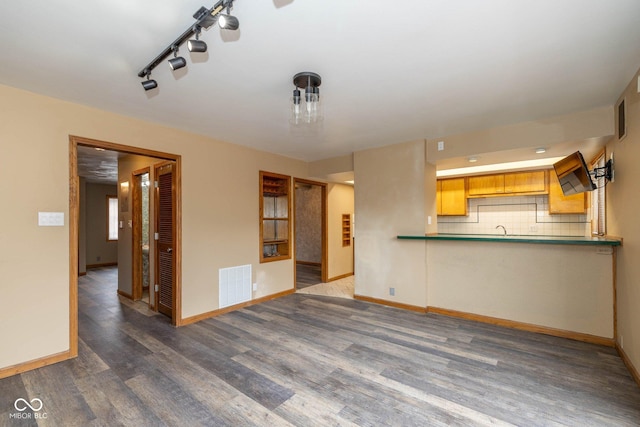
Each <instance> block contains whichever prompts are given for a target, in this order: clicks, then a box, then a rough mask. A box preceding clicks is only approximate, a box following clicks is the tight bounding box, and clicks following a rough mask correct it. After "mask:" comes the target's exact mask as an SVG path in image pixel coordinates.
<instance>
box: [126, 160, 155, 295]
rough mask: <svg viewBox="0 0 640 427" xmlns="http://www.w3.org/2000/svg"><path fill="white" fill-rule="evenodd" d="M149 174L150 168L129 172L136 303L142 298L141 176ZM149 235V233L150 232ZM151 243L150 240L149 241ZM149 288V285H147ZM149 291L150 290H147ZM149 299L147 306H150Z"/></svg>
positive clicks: (132, 281) (132, 259) (132, 282)
mask: <svg viewBox="0 0 640 427" xmlns="http://www.w3.org/2000/svg"><path fill="white" fill-rule="evenodd" d="M145 173H148V174H149V178H150V179H151V166H147V167H145V168H142V169H138V170H135V171H133V172H131V182H132V183H133V186H132V187H133V188H132V191H131V206H132V208H131V210H132V211H133V230H132V233H131V239H132V244H131V275H132V277H131V286H132V289H131V294H132V296H133V300H134V301H137V300H139V299H141V298H142V288H143V286H142V247H141V246H140V244H139V242H140V240H141V239H142V188H141V183H142V175H144V174H145ZM150 233H151V231H150ZM149 240H150V241H151V238H150V239H149ZM149 286H151V284H149ZM149 291H151V290H149ZM150 301H151V299H149V301H148V305H149V306H151V305H152V304H151V303H150Z"/></svg>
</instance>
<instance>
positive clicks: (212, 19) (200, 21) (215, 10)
mask: <svg viewBox="0 0 640 427" xmlns="http://www.w3.org/2000/svg"><path fill="white" fill-rule="evenodd" d="M232 3H233V0H220V1H218V2H217V3H216V4H215V5H214V6H213V7H212V8H211V9H207V8H206V7H204V6H202V7H201V8H200V9H198V11H197V12H196V13H194V14H193V17H194V18H195V20H196V22H195V23H194V24H193V25H192V26H191V27H189V28H188V29H187V30H185V32H183V33H182V34H181V35H180V36H179V37H178V38H177V39H175V40H174V41H173V42H172V43H171V44H170V45H169V46H167V47H166V48H165V49H164V50H163V51H162V52H160V54H159V55H158V56H156V57H155V58H154V59H153V61H151V62H149V63H148V64H147V65H146V66H145V67H144V68H143V69H142V70H140V72H139V73H138V77H145V76H149V75H150V74H151V71H153V69H154V68H156V67H157V66H158V65H160V63H162V62H163V61H164V60H165V59H167V58H168V57H169V56H170V55H172V54H173V53H174V51H175V50H176V49H177V48H178V47H180V46H181V45H182V44H183V43H184V42H186V41H187V40H189V39H190V38H191V37H192V36H193V35H194V34H197V33H199V32H200V30H201V29H202V28H205V29H207V28H209V27H211V26H212V25H213V24H215V23H216V21H217V19H218V15H219V14H220V12H221V11H222V10H223V9H225V8H227V9H229V8H230V7H231V5H232Z"/></svg>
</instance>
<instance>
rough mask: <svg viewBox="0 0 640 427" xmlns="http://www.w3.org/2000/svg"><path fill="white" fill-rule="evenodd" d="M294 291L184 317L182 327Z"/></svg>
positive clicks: (292, 291) (292, 290) (293, 290)
mask: <svg viewBox="0 0 640 427" xmlns="http://www.w3.org/2000/svg"><path fill="white" fill-rule="evenodd" d="M295 291H296V290H295V289H288V290H286V291H282V292H278V293H275V294H271V295H267V296H264V297H260V298H256V299H254V300H251V301H246V302H242V303H240V304H235V305H231V306H229V307H225V308H219V309H217V310H213V311H208V312H206V313H202V314H196V315H195V316H191V317H186V318H184V319H182V326H186V325H190V324H192V323H196V322H200V321H201V320H205V319H210V318H212V317H216V316H220V315H221V314H225V313H230V312H232V311H235V310H240V309H241V308H244V307H249V306H252V305H255V304H260V303H263V302H267V301H271V300H272V299H276V298H280V297H284V296H287V295H291V294H292V293H294V292H295Z"/></svg>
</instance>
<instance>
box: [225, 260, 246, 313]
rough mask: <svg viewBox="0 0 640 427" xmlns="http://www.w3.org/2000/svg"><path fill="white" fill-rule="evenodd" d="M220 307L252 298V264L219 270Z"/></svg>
mask: <svg viewBox="0 0 640 427" xmlns="http://www.w3.org/2000/svg"><path fill="white" fill-rule="evenodd" d="M218 283H220V304H219V308H223V307H229V306H230V305H235V304H240V303H242V302H246V301H249V300H251V264H248V265H240V266H238V267H229V268H221V269H220V270H219V282H218Z"/></svg>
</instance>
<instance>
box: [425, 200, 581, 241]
mask: <svg viewBox="0 0 640 427" xmlns="http://www.w3.org/2000/svg"><path fill="white" fill-rule="evenodd" d="M467 203H468V204H469V205H468V215H467V216H461V217H457V216H439V217H438V233H453V234H503V231H502V229H501V228H498V229H496V227H497V226H498V225H502V226H504V227H505V228H506V229H507V233H508V234H516V235H534V236H589V235H590V233H591V224H590V219H591V215H590V212H589V210H587V214H585V215H575V214H571V215H549V197H548V196H546V195H543V196H520V197H485V198H478V199H468V202H467Z"/></svg>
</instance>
